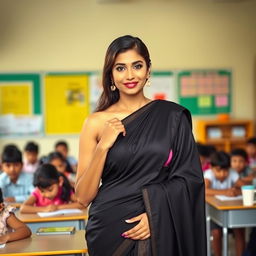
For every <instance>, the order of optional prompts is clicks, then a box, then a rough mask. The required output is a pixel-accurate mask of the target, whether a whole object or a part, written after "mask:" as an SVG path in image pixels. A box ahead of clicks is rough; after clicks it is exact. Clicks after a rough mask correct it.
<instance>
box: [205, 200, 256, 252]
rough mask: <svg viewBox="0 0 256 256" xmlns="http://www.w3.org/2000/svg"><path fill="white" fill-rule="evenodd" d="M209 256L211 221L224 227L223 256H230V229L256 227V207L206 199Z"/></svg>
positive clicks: (235, 202)
mask: <svg viewBox="0 0 256 256" xmlns="http://www.w3.org/2000/svg"><path fill="white" fill-rule="evenodd" d="M206 210H207V213H206V214H207V241H208V256H209V255H210V220H212V221H214V222H215V223H217V224H218V225H220V226H221V227H222V231H223V248H222V249H223V256H228V228H243V227H254V226H256V205H253V206H250V207H249V206H243V202H242V200H236V201H220V200H218V199H216V198H215V197H210V196H207V197H206Z"/></svg>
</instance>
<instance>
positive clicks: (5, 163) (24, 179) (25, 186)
mask: <svg viewBox="0 0 256 256" xmlns="http://www.w3.org/2000/svg"><path fill="white" fill-rule="evenodd" d="M22 166H23V162H22V154H21V151H20V150H19V149H18V148H17V147H16V146H14V145H7V146H5V148H4V150H3V153H2V169H3V173H1V174H0V187H1V188H2V191H3V197H4V201H6V202H17V203H21V202H23V201H24V200H26V199H27V198H28V196H29V195H30V194H31V192H32V191H33V190H34V186H33V184H32V182H33V175H32V174H30V173H24V172H22Z"/></svg>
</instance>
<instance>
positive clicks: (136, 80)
mask: <svg viewBox="0 0 256 256" xmlns="http://www.w3.org/2000/svg"><path fill="white" fill-rule="evenodd" d="M112 76H113V82H114V84H115V86H116V87H117V88H118V90H119V92H120V94H122V93H123V94H130V95H133V94H137V93H139V92H141V91H142V89H143V87H144V85H145V83H146V81H147V79H148V78H149V69H148V68H147V65H146V62H145V60H144V58H143V57H142V56H141V55H139V54H138V53H137V51H136V50H134V49H131V50H128V51H126V52H123V53H120V54H118V55H117V57H116V60H115V63H114V65H113V69H112Z"/></svg>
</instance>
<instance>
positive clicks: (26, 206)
mask: <svg viewBox="0 0 256 256" xmlns="http://www.w3.org/2000/svg"><path fill="white" fill-rule="evenodd" d="M35 202H36V198H35V197H34V196H33V195H31V196H30V197H29V198H28V199H27V200H26V201H25V202H24V203H23V204H22V205H21V206H20V212H21V213H37V212H51V211H56V210H57V208H58V206H57V205H48V206H34V204H35Z"/></svg>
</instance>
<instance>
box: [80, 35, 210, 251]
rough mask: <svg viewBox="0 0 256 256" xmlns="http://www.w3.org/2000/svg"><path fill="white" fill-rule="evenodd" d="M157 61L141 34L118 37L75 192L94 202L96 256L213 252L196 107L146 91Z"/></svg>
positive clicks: (88, 124) (84, 142)
mask: <svg viewBox="0 0 256 256" xmlns="http://www.w3.org/2000/svg"><path fill="white" fill-rule="evenodd" d="M150 67H151V61H150V57H149V53H148V50H147V47H146V46H145V44H144V43H143V42H142V41H141V40H140V39H139V38H137V37H132V36H122V37H119V38H117V39H115V40H114V41H113V42H112V43H111V44H110V46H109V48H108V50H107V53H106V58H105V64H104V70H103V88H104V92H103V94H102V95H101V98H100V101H99V106H98V108H97V110H96V112H95V113H93V114H92V115H90V116H89V117H88V119H87V120H86V121H85V123H84V126H83V129H82V132H81V137H80V149H79V161H78V174H77V182H76V195H77V198H78V200H79V202H80V203H81V204H83V205H85V206H88V205H89V204H90V203H91V202H92V205H91V207H90V212H89V220H88V224H87V229H86V231H87V232H86V239H87V245H88V249H89V254H90V255H91V256H103V255H104V256H108V255H111V256H112V255H113V256H117V255H119V256H121V255H122V256H126V255H146V256H151V255H153V256H155V255H157V256H167V255H171V256H205V255H206V235H205V210H204V182H203V177H202V171H201V168H200V161H199V157H198V154H197V150H196V145H195V143H194V139H193V135H192V133H191V117H190V113H189V112H188V110H186V109H185V108H183V107H181V106H179V105H177V104H175V103H172V102H168V101H162V100H156V101H152V100H150V99H148V98H146V97H145V96H144V93H143V87H144V86H145V84H146V83H147V82H148V81H149V77H150ZM100 181H102V184H101V186H100V187H99V184H100Z"/></svg>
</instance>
